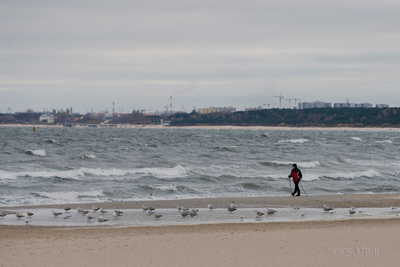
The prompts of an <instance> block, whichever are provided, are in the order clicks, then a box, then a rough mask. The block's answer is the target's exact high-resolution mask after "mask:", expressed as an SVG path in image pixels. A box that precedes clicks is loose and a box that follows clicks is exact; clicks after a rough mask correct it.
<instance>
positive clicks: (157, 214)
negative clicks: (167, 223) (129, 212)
mask: <svg viewBox="0 0 400 267" xmlns="http://www.w3.org/2000/svg"><path fill="white" fill-rule="evenodd" d="M161 217H162V214H160V213H154V218H156V219H160V218H161Z"/></svg>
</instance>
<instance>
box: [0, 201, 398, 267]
mask: <svg viewBox="0 0 400 267" xmlns="http://www.w3.org/2000/svg"><path fill="white" fill-rule="evenodd" d="M210 202H212V203H213V204H215V205H216V206H218V207H225V206H226V205H229V204H230V203H236V204H237V205H238V206H239V208H240V207H255V208H256V207H265V206H266V205H267V206H269V207H283V206H302V207H321V206H322V205H323V204H326V205H330V206H333V207H335V208H339V207H350V206H354V207H390V206H400V205H399V204H400V195H398V194H382V195H381V194H379V195H378V194H374V195H370V194H365V195H328V196H309V197H299V198H296V197H261V198H260V197H257V198H223V199H190V200H183V199H181V200H149V201H137V202H136V201H135V202H118V203H115V202H112V203H102V204H99V203H97V205H101V206H102V207H105V208H133V209H137V208H139V207H140V206H141V205H142V204H149V203H151V204H152V205H153V206H156V207H157V208H159V209H162V208H171V207H175V206H176V205H182V204H185V205H186V206H193V207H204V206H206V205H207V203H210ZM85 205H86V206H87V208H88V207H91V205H92V204H89V203H87V204H83V203H80V204H79V206H82V207H83V208H85ZM63 206H64V205H52V206H51V207H54V208H59V207H63ZM70 206H71V207H75V206H78V204H76V205H70ZM18 208H21V207H18ZM3 209H5V208H0V210H3ZM6 209H7V210H12V208H10V207H7V208H6ZM399 223H400V217H399V219H397V218H396V217H393V216H389V217H388V218H385V219H383V218H374V217H371V218H363V219H347V220H318V221H302V222H254V223H215V224H193V225H191V224H188V225H164V226H136V227H135V226H134V227H107V226H95V227H90V228H76V227H61V228H60V227H57V228H56V227H35V226H31V225H24V226H4V225H0V235H1V242H0V257H1V259H2V260H1V262H0V266H56V265H57V266H86V265H88V264H90V265H97V266H187V265H190V266H243V265H244V266H267V265H269V266H283V265H296V266H395V265H396V263H397V262H398V261H399V260H400V255H399V253H398V249H399V245H398V240H399V237H400V234H399V232H398V224H399Z"/></svg>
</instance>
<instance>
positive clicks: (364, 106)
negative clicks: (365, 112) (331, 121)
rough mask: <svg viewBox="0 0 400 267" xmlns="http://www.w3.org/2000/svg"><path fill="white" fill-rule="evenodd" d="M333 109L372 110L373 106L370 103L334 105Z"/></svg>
mask: <svg viewBox="0 0 400 267" xmlns="http://www.w3.org/2000/svg"><path fill="white" fill-rule="evenodd" d="M333 107H334V108H372V107H373V105H372V104H370V103H358V104H357V103H349V102H346V103H335V104H334V105H333Z"/></svg>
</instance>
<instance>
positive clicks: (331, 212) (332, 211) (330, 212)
mask: <svg viewBox="0 0 400 267" xmlns="http://www.w3.org/2000/svg"><path fill="white" fill-rule="evenodd" d="M328 212H329V214H330V215H332V214H334V213H335V212H336V211H334V210H330V211H328Z"/></svg>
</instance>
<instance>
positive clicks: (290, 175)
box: [288, 170, 293, 178]
mask: <svg viewBox="0 0 400 267" xmlns="http://www.w3.org/2000/svg"><path fill="white" fill-rule="evenodd" d="M292 173H293V170H292V171H291V172H290V174H289V176H288V177H289V178H291V177H292Z"/></svg>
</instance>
